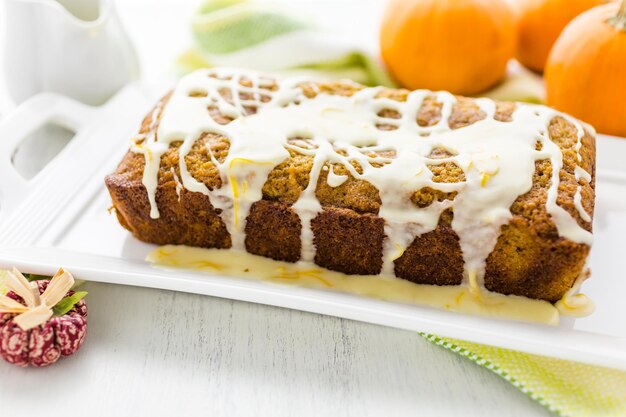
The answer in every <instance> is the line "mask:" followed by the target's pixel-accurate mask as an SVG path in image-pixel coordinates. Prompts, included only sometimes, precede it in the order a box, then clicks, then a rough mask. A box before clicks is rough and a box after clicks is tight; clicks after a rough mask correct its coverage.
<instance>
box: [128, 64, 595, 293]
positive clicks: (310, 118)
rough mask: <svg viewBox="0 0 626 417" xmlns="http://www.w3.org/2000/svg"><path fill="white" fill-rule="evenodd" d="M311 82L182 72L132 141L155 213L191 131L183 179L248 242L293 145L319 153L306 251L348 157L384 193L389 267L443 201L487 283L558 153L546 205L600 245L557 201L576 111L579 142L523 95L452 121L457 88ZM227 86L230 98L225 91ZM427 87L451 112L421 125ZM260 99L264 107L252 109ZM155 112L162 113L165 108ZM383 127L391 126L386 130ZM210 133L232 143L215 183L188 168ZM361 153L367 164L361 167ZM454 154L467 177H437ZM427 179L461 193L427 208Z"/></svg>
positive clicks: (356, 173)
mask: <svg viewBox="0 0 626 417" xmlns="http://www.w3.org/2000/svg"><path fill="white" fill-rule="evenodd" d="M244 81H245V82H244ZM306 81H307V80H305V79H302V78H292V79H285V80H282V81H280V82H278V83H277V84H275V80H273V79H270V78H268V77H266V76H263V75H259V74H257V73H255V72H251V71H240V70H230V69H228V70H227V69H211V70H200V71H196V72H194V73H192V74H190V75H188V76H186V77H184V78H183V79H181V80H180V82H179V83H178V85H177V87H176V89H175V90H174V92H173V93H172V95H171V97H170V99H169V101H168V102H167V104H166V105H165V106H164V107H163V108H162V109H157V111H158V112H159V113H160V121H159V124H158V128H156V132H153V133H152V134H151V135H150V136H148V137H142V138H140V140H141V142H135V143H134V144H133V146H132V150H133V151H135V152H140V153H142V154H144V156H145V161H146V165H145V169H144V175H143V184H144V185H145V187H146V189H147V192H148V196H149V200H150V204H151V212H150V215H151V217H152V218H158V217H159V210H158V207H157V204H156V198H155V193H156V189H157V176H158V170H159V164H160V158H161V156H162V155H163V154H164V153H165V152H166V151H167V150H168V148H169V146H170V144H171V143H172V142H175V141H182V145H181V146H180V148H179V152H180V155H179V164H180V165H179V169H180V178H178V181H179V182H180V184H181V186H182V187H184V188H186V189H187V190H189V191H194V192H200V193H203V194H205V195H207V196H208V197H209V199H210V201H211V204H212V205H213V207H215V208H216V209H218V210H219V212H220V217H221V219H222V220H223V222H224V224H225V225H226V228H227V230H228V232H229V233H230V235H231V240H232V248H233V249H235V250H241V251H245V245H244V241H245V234H244V230H245V222H246V218H247V216H248V214H249V211H250V208H251V206H252V204H253V203H255V202H257V201H259V200H261V199H262V188H263V185H264V184H265V182H266V180H267V178H268V175H269V173H270V172H271V171H272V170H273V169H274V168H275V167H276V166H277V165H279V164H280V163H281V162H283V161H285V160H286V159H287V158H289V156H290V155H289V151H288V150H292V151H295V152H298V153H300V154H304V155H309V156H311V157H312V158H313V167H312V169H311V171H310V179H309V183H308V186H307V188H306V189H304V191H303V192H302V193H301V195H300V197H299V199H298V200H297V201H296V202H295V204H293V206H292V208H293V209H294V211H295V212H296V213H297V214H298V216H299V217H300V221H301V224H302V231H301V241H302V253H301V261H304V262H312V261H313V259H314V256H315V246H314V243H313V232H312V229H311V220H312V219H313V218H315V216H316V215H317V214H318V213H319V212H320V211H321V210H322V206H321V204H320V203H319V201H318V200H317V198H316V195H315V190H316V186H317V183H318V179H319V176H320V173H321V171H322V169H326V170H329V172H328V176H327V182H328V185H329V186H331V187H337V186H339V185H341V184H342V183H343V182H344V181H345V180H346V179H347V177H346V176H344V175H337V174H336V173H334V172H333V170H332V164H341V165H342V166H344V167H345V168H346V170H347V171H348V172H349V173H350V175H351V176H352V177H354V178H356V179H361V180H366V181H368V182H369V183H371V184H372V185H374V186H375V187H376V188H377V189H378V191H379V193H380V199H381V203H382V204H381V206H380V210H379V213H378V216H379V217H381V218H383V219H384V220H385V234H386V239H385V242H384V248H383V271H382V273H383V274H388V275H389V274H390V275H393V261H394V260H395V259H397V258H398V257H399V256H401V255H402V253H403V252H404V251H405V249H406V248H407V247H408V246H409V245H410V244H411V243H412V242H413V240H414V239H415V238H416V237H417V236H419V235H421V234H423V233H427V232H429V231H431V230H433V229H435V228H436V227H437V225H438V222H439V217H440V215H441V213H442V212H443V211H444V210H446V209H448V208H453V210H454V217H453V220H452V228H453V230H454V231H455V232H456V234H457V235H458V237H459V242H460V246H461V249H462V252H463V258H464V262H465V272H464V283H465V284H466V285H468V286H469V287H470V288H472V289H473V290H474V291H475V292H480V291H481V290H482V289H483V288H484V286H483V278H484V273H485V261H486V259H487V257H488V255H489V254H490V253H491V251H492V250H493V248H494V247H495V245H496V241H497V239H498V236H499V235H500V229H501V226H502V225H504V224H506V223H507V222H508V221H509V220H510V219H511V217H512V214H511V212H510V207H511V205H512V204H513V202H514V201H515V200H516V199H517V198H518V197H519V196H520V195H522V194H524V193H526V192H528V191H529V190H530V189H531V186H532V180H533V173H534V171H535V161H537V160H544V159H549V160H550V162H551V164H552V177H551V185H550V188H549V190H548V194H547V202H546V209H547V212H548V213H549V214H550V215H551V217H552V219H553V221H554V223H555V224H556V227H557V229H558V232H559V234H560V236H562V237H564V238H566V239H569V240H571V241H573V242H576V243H585V244H591V242H592V235H591V233H590V232H588V231H587V230H585V229H584V228H582V227H581V226H580V225H579V224H578V223H577V221H576V220H575V219H574V218H573V217H572V216H571V215H570V214H569V213H568V212H567V211H565V210H564V209H563V208H561V207H560V206H559V205H558V204H557V196H558V187H559V183H560V178H559V171H560V170H561V167H562V165H563V157H562V153H561V150H560V148H559V146H558V145H557V144H555V143H554V142H552V140H551V139H550V137H549V135H548V126H549V123H550V121H551V120H552V119H553V118H554V117H555V116H561V117H564V118H566V119H567V120H568V121H569V122H571V123H572V124H574V126H575V127H576V129H577V130H578V143H577V146H576V151H577V152H578V151H579V149H580V147H581V138H582V137H583V135H584V129H583V127H582V126H581V124H580V123H579V122H577V121H576V120H574V119H572V118H569V117H568V116H566V115H564V114H562V113H559V112H556V111H555V110H552V109H550V108H547V107H544V106H537V105H526V104H518V105H517V106H516V109H515V111H514V112H513V114H512V120H511V121H510V122H500V121H498V120H496V119H494V114H495V112H496V105H495V102H494V101H492V100H490V99H477V100H475V103H476V104H477V105H478V106H479V107H480V109H481V110H482V111H483V112H484V113H485V114H486V117H485V118H484V119H482V120H480V121H477V122H475V123H473V124H471V125H469V126H466V127H463V128H459V129H454V130H452V129H451V128H450V126H449V125H448V119H449V116H450V114H451V112H452V108H453V106H454V104H455V103H456V101H457V99H456V98H455V97H454V96H453V95H451V94H450V93H447V92H434V93H433V92H430V91H426V90H416V91H413V92H411V93H410V94H409V95H408V97H407V99H406V101H396V100H392V99H389V98H384V97H380V96H379V93H380V92H381V91H382V90H381V88H363V89H361V90H359V91H357V92H355V93H354V94H353V95H352V96H350V97H346V96H341V95H330V94H325V93H324V92H322V91H318V93H317V95H316V96H315V97H313V98H308V97H307V96H306V95H305V94H304V92H303V89H302V88H301V87H300V86H301V85H302V84H303V83H305V82H306ZM244 84H247V85H244ZM309 85H314V84H309ZM225 91H226V92H228V93H229V94H228V95H229V96H230V97H231V99H230V100H227V99H226V98H225V97H224V95H225V94H224V92H225ZM429 95H434V96H435V98H436V100H437V101H438V102H439V103H441V104H442V108H441V117H440V120H439V121H438V122H437V123H436V124H435V125H432V126H420V125H419V124H418V123H417V114H418V111H419V109H420V107H421V106H422V104H423V102H424V100H425V99H426V98H427V97H428V96H429ZM210 107H211V108H216V109H217V110H219V112H220V113H221V114H222V115H223V116H225V117H228V118H231V119H232V121H231V122H230V123H227V124H220V123H218V121H216V120H214V118H213V117H212V116H211V114H210V112H209V111H208V108H210ZM250 108H255V109H256V112H255V113H254V114H248V113H249V112H248V111H247V110H249V109H250ZM382 110H393V111H395V112H397V114H398V115H400V117H399V118H395V119H394V118H386V117H382V116H380V114H381V113H380V112H381V111H382ZM152 119H153V123H155V122H154V121H155V120H156V119H157V117H156V114H155V115H153V118H152ZM380 125H391V127H392V128H391V129H390V130H382V129H380ZM153 130H154V129H153ZM154 133H156V134H154ZM203 133H215V134H218V135H221V136H223V137H226V138H227V139H228V140H229V142H230V149H229V152H228V155H227V157H226V159H225V160H224V161H223V162H219V161H217V159H216V158H215V157H214V156H213V155H212V154H211V150H210V149H208V152H209V154H210V156H211V160H212V162H213V164H215V166H216V167H217V168H218V170H219V175H220V178H221V181H222V186H221V187H219V188H218V187H216V188H214V189H212V190H210V189H209V188H208V187H207V186H206V185H205V184H204V183H202V182H199V181H197V180H196V179H194V178H193V177H192V176H191V175H190V173H189V171H188V169H187V166H186V162H185V156H186V155H187V154H188V153H189V152H190V150H191V149H192V146H193V145H194V143H195V142H196V140H197V139H198V138H200V136H201V135H202V134H203ZM296 138H300V139H304V140H294V139H296ZM303 142H306V143H303ZM538 143H539V144H540V145H541V146H537V144H538ZM207 148H208V147H207ZM435 149H444V150H446V152H447V155H449V156H446V157H444V158H432V157H430V155H431V153H432V152H433V150H435ZM538 149H539V150H538ZM372 155H373V156H372ZM380 155H388V156H380ZM578 159H579V160H580V154H578ZM354 162H356V163H357V164H358V166H359V167H360V169H358V170H357V169H356V168H355V167H354V166H353V163H354ZM446 162H453V163H455V164H456V165H457V166H458V167H460V168H461V169H462V171H463V172H464V176H465V179H464V181H461V182H454V183H441V182H435V181H433V173H432V171H431V170H430V169H429V166H433V165H437V164H443V163H446ZM329 163H330V165H329ZM576 178H577V179H578V178H584V179H587V180H588V179H590V178H591V175H590V174H589V173H587V172H586V171H584V170H583V169H582V168H580V167H577V168H576ZM425 187H429V188H431V189H433V190H438V191H442V192H445V193H456V195H455V197H454V198H453V199H448V200H443V201H435V202H433V203H432V204H430V205H429V206H428V207H425V208H420V207H417V206H416V205H415V204H413V202H412V201H411V198H410V197H411V195H412V194H413V193H414V192H415V191H417V190H420V189H422V188H425ZM576 196H577V197H575V201H574V202H575V207H576V208H577V209H578V211H579V212H580V214H581V217H582V218H583V219H584V220H587V219H589V215H588V214H587V213H586V212H585V211H584V209H583V207H582V204H581V196H580V187H579V189H578V191H577V193H576Z"/></svg>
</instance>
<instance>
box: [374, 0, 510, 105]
mask: <svg viewBox="0 0 626 417" xmlns="http://www.w3.org/2000/svg"><path fill="white" fill-rule="evenodd" d="M380 49H381V53H382V57H383V60H384V61H385V63H386V65H387V67H388V69H389V71H390V72H391V74H392V75H393V76H394V78H396V80H397V81H398V82H400V83H401V84H402V85H404V86H405V87H407V88H410V89H416V88H428V89H431V90H449V91H451V92H453V93H457V94H464V95H471V94H476V93H479V92H481V91H483V90H486V89H487V88H489V87H491V86H493V85H494V84H496V83H497V82H498V81H500V80H502V78H504V75H505V73H506V64H507V62H508V60H509V58H511V57H512V56H513V54H514V52H515V20H514V17H513V12H512V11H511V9H510V6H509V5H508V3H507V2H506V1H505V0H490V1H484V0H391V1H389V3H388V4H387V9H386V11H385V14H384V17H383V22H382V26H381V31H380Z"/></svg>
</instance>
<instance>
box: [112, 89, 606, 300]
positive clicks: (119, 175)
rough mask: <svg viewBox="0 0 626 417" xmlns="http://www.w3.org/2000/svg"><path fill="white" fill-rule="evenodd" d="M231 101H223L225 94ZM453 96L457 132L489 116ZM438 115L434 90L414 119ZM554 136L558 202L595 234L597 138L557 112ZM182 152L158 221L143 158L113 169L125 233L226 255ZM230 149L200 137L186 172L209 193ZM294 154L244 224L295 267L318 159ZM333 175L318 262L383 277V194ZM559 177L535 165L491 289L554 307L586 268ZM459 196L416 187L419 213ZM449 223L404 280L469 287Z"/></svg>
mask: <svg viewBox="0 0 626 417" xmlns="http://www.w3.org/2000/svg"><path fill="white" fill-rule="evenodd" d="M245 83H246V81H244V82H243V84H245ZM300 88H302V91H303V92H304V94H305V95H306V97H307V98H311V99H312V98H314V97H315V96H316V95H318V94H328V95H341V96H348V97H349V96H352V95H353V94H355V93H356V92H358V91H359V90H361V89H362V88H363V87H362V86H359V85H357V84H354V83H351V82H320V83H315V82H310V81H309V82H306V83H303V84H302V85H300ZM408 93H409V92H408V91H406V90H393V89H382V90H381V91H380V92H379V96H381V97H386V98H389V99H391V100H395V101H400V102H402V101H405V100H406V99H407V95H408ZM224 94H225V95H226V96H227V95H228V92H225V93H224ZM227 98H229V97H227ZM169 99H170V96H169V95H167V96H165V97H164V98H163V99H162V100H161V102H160V103H159V104H158V105H157V109H158V108H163V106H166V105H167V102H168V100H169ZM229 99H232V97H230V98H229ZM456 99H457V100H456V103H455V104H454V106H453V107H452V111H451V112H450V114H449V117H448V124H449V127H450V128H451V129H452V130H455V129H462V128H464V127H466V126H470V125H472V124H474V123H476V122H478V121H480V120H482V119H484V118H485V117H486V113H485V112H484V111H483V110H482V109H481V107H479V106H478V105H477V102H476V100H475V99H470V98H463V97H457V98H456ZM516 106H517V105H516V104H514V103H508V102H497V103H496V109H495V113H494V115H493V117H494V118H495V119H496V120H498V121H500V122H503V123H508V122H510V121H511V118H512V114H513V112H514V110H515V109H516ZM209 111H211V112H212V113H213V114H212V116H213V118H214V119H215V120H216V121H218V122H219V123H220V124H224V125H227V124H228V123H229V122H230V121H231V118H229V117H227V116H224V115H222V114H220V113H219V111H217V110H216V109H209ZM256 111H257V109H255V108H250V109H247V112H248V113H250V114H252V113H254V112H256ZM379 116H380V117H382V118H383V119H385V118H386V119H389V120H390V121H393V120H394V119H397V118H398V117H399V115H398V114H397V113H396V112H394V111H393V110H392V109H383V110H382V111H381V112H380V114H379ZM159 117H160V114H159V112H158V111H152V112H150V113H149V114H148V115H147V116H146V118H145V119H144V121H143V124H142V126H141V129H140V134H141V135H144V136H145V135H148V134H150V133H153V132H154V131H155V130H156V129H157V128H158V125H159V121H160V120H159ZM442 117H443V116H442V104H441V103H440V102H438V101H437V98H436V96H435V95H434V94H433V95H429V96H427V97H426V99H425V100H424V101H423V103H422V105H421V107H420V108H419V110H418V112H417V123H418V124H419V125H420V126H432V125H435V124H436V123H437V122H439V121H440V120H441V118H442ZM377 127H378V128H379V129H381V130H387V129H393V128H394V126H393V124H391V123H390V124H389V125H386V124H384V123H381V124H380V125H379V126H377ZM548 134H549V137H550V139H551V141H552V142H553V143H555V144H556V145H558V147H559V148H560V150H561V152H562V155H563V158H562V160H563V166H562V169H561V171H560V180H561V182H560V184H559V187H558V198H557V204H558V205H559V206H560V207H562V208H563V209H564V210H565V211H566V212H567V213H569V215H570V216H571V217H572V218H573V219H575V221H576V222H577V223H578V225H579V226H580V227H581V228H583V229H585V230H587V231H591V227H592V225H591V222H588V221H585V220H584V219H583V218H581V214H580V210H579V209H577V207H576V202H575V195H576V193H577V190H578V192H579V193H580V196H581V200H580V203H581V204H582V207H583V208H584V210H585V211H586V213H588V214H589V215H590V216H591V215H592V213H593V208H594V186H595V185H594V179H595V139H594V136H593V132H592V131H591V130H590V129H587V128H585V131H584V136H582V139H580V141H579V140H578V137H577V128H576V126H575V125H574V123H572V121H570V120H569V119H566V118H565V117H560V116H556V117H554V118H553V119H552V120H551V121H550V123H549V126H548ZM305 142H306V140H305ZM579 142H580V143H579ZM577 144H578V146H577ZM180 146H181V142H180V141H175V142H172V143H171V145H170V147H169V149H168V150H167V151H166V152H165V153H164V154H163V156H162V157H161V161H160V167H159V169H158V186H157V190H156V204H157V206H158V209H159V212H160V216H159V217H158V218H152V217H151V216H150V211H151V204H150V201H149V198H148V193H147V191H146V187H145V186H144V184H143V183H142V176H143V171H144V166H145V159H144V158H145V157H144V155H143V154H141V153H136V152H132V151H129V152H128V153H127V154H126V156H125V157H124V158H123V160H122V161H121V163H120V164H119V166H118V168H117V170H116V171H115V173H113V174H111V175H109V176H107V177H106V186H107V187H108V190H109V192H110V195H111V198H112V201H113V206H114V208H115V213H116V214H117V218H118V219H119V222H120V223H121V225H122V226H123V227H125V228H126V229H128V230H129V231H130V232H131V233H132V234H133V235H134V236H135V237H136V238H137V239H140V240H142V241H145V242H150V243H155V244H160V245H163V244H177V245H189V246H197V247H205V248H224V249H226V248H230V247H231V244H232V242H231V236H230V235H229V233H228V231H227V228H226V226H225V224H224V222H223V221H222V219H221V218H220V213H219V210H215V209H214V207H213V206H212V204H211V202H210V200H209V197H208V196H207V195H205V194H202V193H199V192H192V191H189V190H188V189H186V188H184V187H181V186H180V182H179V181H178V179H179V178H180V176H181V173H180V167H179V153H178V150H179V147H180ZM229 146H230V144H229V141H228V140H227V139H226V138H224V137H223V136H220V135H219V134H216V133H205V134H202V135H201V136H200V137H199V139H198V140H197V141H196V142H195V143H194V144H193V147H192V149H191V151H190V152H189V153H188V154H187V155H186V156H185V162H186V164H187V169H188V171H189V174H190V175H191V176H192V177H193V178H194V179H196V180H197V181H199V182H201V183H203V184H205V185H206V187H208V189H209V190H213V189H216V188H219V187H221V186H222V180H221V178H220V175H219V172H218V170H217V168H216V166H215V164H214V162H213V161H212V159H211V155H212V156H213V157H214V158H215V159H216V160H217V161H219V162H223V161H224V160H225V158H226V157H227V155H228V152H229ZM537 146H540V145H537ZM209 151H210V152H209ZM289 154H290V157H289V158H287V159H286V160H284V161H283V162H282V163H280V164H279V165H277V166H276V167H275V168H274V169H273V170H272V171H271V172H270V174H269V176H268V178H267V181H266V182H265V184H264V186H263V189H262V199H260V200H259V201H257V202H255V203H253V205H252V207H251V209H250V212H249V215H248V216H247V219H246V223H245V249H246V250H247V251H248V252H249V253H252V254H257V255H261V256H264V257H269V258H273V259H276V260H282V261H287V262H296V261H298V260H299V259H300V256H301V249H302V248H301V227H302V226H301V222H300V218H299V217H298V215H297V214H296V213H295V212H294V209H293V207H292V205H293V204H294V203H295V202H296V201H297V200H298V197H299V196H300V194H301V193H302V191H303V190H304V189H305V188H306V187H307V185H308V183H309V174H310V172H311V168H312V165H313V156H311V155H302V154H300V153H298V152H296V151H294V150H289ZM446 156H448V154H447V151H446V150H445V149H436V150H434V151H433V154H432V155H430V157H431V158H433V159H437V158H445V157H446ZM579 156H580V158H579ZM326 165H329V163H328V162H327V163H326ZM577 165H578V166H580V167H581V168H583V169H584V170H585V171H587V172H588V173H590V174H591V181H586V180H584V179H580V178H578V177H577V175H576V172H575V170H576V167H577ZM355 167H356V165H355ZM429 168H430V169H431V171H432V172H433V181H434V182H440V183H455V182H460V181H464V180H465V174H464V172H463V170H461V169H460V168H459V166H457V165H456V164H455V163H454V162H445V163H443V164H437V165H432V166H430V167H429ZM357 169H358V168H357ZM332 171H333V172H334V173H335V174H337V175H344V176H347V177H348V179H347V180H346V181H345V182H343V183H342V184H340V185H338V186H336V187H331V186H329V184H328V181H327V176H328V175H329V170H328V169H325V170H322V171H321V172H320V177H319V179H318V181H317V188H316V191H315V195H316V197H317V199H318V200H319V202H320V204H321V206H322V208H323V210H322V211H321V212H320V213H319V214H317V215H316V217H315V218H314V219H313V220H312V222H311V228H312V231H313V233H314V241H313V242H314V246H315V257H314V262H315V263H316V264H317V265H320V266H322V267H325V268H328V269H331V270H335V271H340V272H343V273H346V274H368V275H375V274H379V273H381V268H382V264H383V259H382V252H383V245H384V240H385V221H384V220H383V219H382V218H381V217H379V216H378V213H379V209H380V207H381V198H380V196H379V191H378V190H377V189H376V187H374V186H373V185H372V184H370V183H368V182H367V181H365V180H362V179H355V178H354V177H353V176H352V175H351V174H350V173H349V172H348V170H347V169H346V168H345V167H344V166H342V165H341V164H332ZM551 174H552V166H551V161H550V160H549V159H545V160H537V162H536V163H535V172H534V175H533V179H532V187H531V189H530V190H529V191H528V192H526V193H525V194H523V195H520V196H519V197H518V198H517V199H516V200H515V202H514V203H513V205H512V206H511V207H510V212H511V215H512V218H511V219H510V221H509V222H508V223H507V224H505V225H504V226H502V228H501V234H500V236H499V238H498V239H497V243H496V245H495V248H494V249H493V251H492V252H491V253H490V255H489V256H488V257H487V259H486V266H485V271H484V286H485V287H486V288H487V289H488V290H491V291H494V292H498V293H502V294H515V295H520V296H526V297H529V298H534V299H543V300H547V301H550V302H555V301H557V300H559V299H560V298H561V297H562V296H563V295H564V293H565V292H566V291H567V290H569V289H570V288H571V287H572V285H573V284H574V282H575V280H576V279H577V277H578V276H579V275H580V274H581V272H582V271H583V269H584V266H585V260H586V258H587V255H588V253H589V250H590V248H589V246H588V245H587V244H584V243H575V242H573V241H571V240H568V239H566V238H564V237H561V236H560V235H559V232H558V230H557V227H556V225H555V223H554V222H553V220H552V218H551V215H550V214H549V213H548V211H547V209H546V199H547V195H548V188H549V186H550V183H551ZM454 197H455V193H454V192H452V193H446V192H442V191H438V190H434V189H431V188H423V189H420V190H417V191H415V193H414V194H413V195H412V196H411V201H412V202H413V204H414V205H415V206H416V207H418V208H423V207H428V206H429V205H430V204H433V202H438V201H439V202H440V201H443V200H446V199H453V198H454ZM583 217H586V216H583ZM453 218H454V212H453V209H451V208H449V209H446V210H445V211H443V213H442V214H441V216H440V218H439V223H438V226H437V227H436V228H435V229H434V230H432V231H429V232H427V233H424V234H421V235H418V236H417V237H416V238H415V239H414V241H413V242H412V243H411V244H410V245H409V246H408V248H407V249H406V250H405V251H404V253H403V254H402V255H401V256H400V257H399V258H397V259H396V260H395V261H394V269H395V275H396V276H397V277H399V278H402V279H405V280H409V281H412V282H415V283H418V284H433V285H458V284H461V282H462V281H463V279H464V269H463V268H464V260H463V254H462V251H461V247H460V244H459V237H458V236H457V234H456V233H455V231H454V230H453V228H452V220H453Z"/></svg>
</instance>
